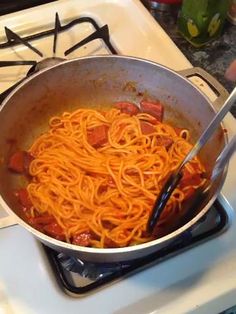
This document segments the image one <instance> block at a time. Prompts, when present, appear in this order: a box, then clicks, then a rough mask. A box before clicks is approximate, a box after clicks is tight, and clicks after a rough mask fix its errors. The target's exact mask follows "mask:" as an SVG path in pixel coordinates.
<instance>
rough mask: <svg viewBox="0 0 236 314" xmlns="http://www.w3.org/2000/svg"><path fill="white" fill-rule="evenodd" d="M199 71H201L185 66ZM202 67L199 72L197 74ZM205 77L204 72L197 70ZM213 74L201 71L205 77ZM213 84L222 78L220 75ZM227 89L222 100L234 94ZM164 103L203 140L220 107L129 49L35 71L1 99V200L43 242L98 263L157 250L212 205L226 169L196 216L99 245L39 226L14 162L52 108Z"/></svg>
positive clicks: (211, 148) (214, 146)
mask: <svg viewBox="0 0 236 314" xmlns="http://www.w3.org/2000/svg"><path fill="white" fill-rule="evenodd" d="M184 74H185V75H187V76H188V75H193V74H194V71H191V72H190V73H189V72H185V73H184ZM195 74H196V73H195ZM197 75H198V76H199V71H198V74H197ZM205 75H206V74H204V75H201V76H202V77H204V76H205ZM212 80H213V79H211V85H212V84H213V85H214V84H217V82H216V81H215V80H213V83H212ZM219 88H220V89H221V94H220V97H219V99H218V103H219V102H223V100H224V99H225V98H226V97H227V93H226V92H225V91H224V89H223V90H222V87H221V86H220V85H219V84H218V89H219ZM147 95H148V96H149V97H151V98H154V99H159V100H160V101H162V102H163V103H164V104H165V117H164V119H165V121H168V122H171V123H173V124H174V125H175V126H178V127H187V128H188V129H190V131H191V133H192V135H193V139H196V137H198V136H199V135H200V134H201V132H202V131H203V130H204V128H205V127H206V126H207V125H208V123H209V121H210V120H211V119H212V118H213V116H214V114H215V109H214V107H213V105H212V104H211V103H210V101H209V100H208V99H207V97H206V96H205V95H204V94H203V93H202V92H201V91H200V90H199V89H197V88H196V86H194V85H193V84H192V83H191V82H190V81H189V80H188V79H186V78H185V77H183V76H182V75H181V74H179V73H176V72H174V71H172V70H170V69H168V68H166V67H164V66H161V65H159V64H156V63H153V62H150V61H147V60H141V59H136V58H132V57H125V56H96V57H85V58H80V59H74V60H70V61H65V62H63V63H60V64H58V65H56V66H54V67H52V68H49V69H46V70H43V71H41V72H38V73H36V74H34V75H33V76H32V77H30V78H29V79H27V80H25V81H24V82H23V83H22V84H21V85H19V86H18V87H17V88H16V89H15V90H14V91H13V92H12V93H11V94H10V95H9V96H8V97H7V98H6V99H5V100H4V101H3V103H2V106H1V110H0V134H1V138H0V156H1V159H0V160H1V164H0V194H1V197H0V204H1V205H2V207H3V208H4V209H5V210H6V211H7V212H8V213H9V214H10V215H13V216H14V217H15V219H16V221H17V223H19V224H20V225H22V226H23V227H24V228H26V229H27V230H28V231H29V232H31V233H32V234H33V235H34V236H36V237H37V238H38V239H39V240H40V241H41V242H43V243H44V244H46V245H47V246H49V247H52V248H53V249H55V250H57V251H60V252H64V253H66V254H70V255H74V256H77V257H80V258H83V259H85V260H89V261H93V262H114V261H122V260H123V261H124V260H130V259H135V258H139V257H142V256H145V255H147V254H149V253H152V252H154V251H157V250H159V249H161V248H162V247H163V246H165V245H166V244H167V243H169V242H171V241H173V240H174V239H175V238H176V237H178V236H180V235H181V233H182V232H183V231H185V230H187V229H188V228H190V227H191V226H192V225H193V224H195V223H196V222H197V221H198V220H199V219H200V218H201V217H202V216H203V215H204V214H205V213H206V212H207V211H208V209H209V208H210V206H211V205H212V203H213V202H214V200H215V198H216V195H217V194H218V193H219V191H220V189H221V187H222V185H223V182H224V179H225V175H226V171H224V172H222V174H221V175H220V176H219V179H218V180H217V182H216V184H215V185H214V186H213V188H212V190H211V193H210V195H209V198H208V200H207V201H206V203H205V206H204V207H203V208H202V209H199V210H198V211H197V212H196V215H195V217H194V218H193V219H191V221H189V222H188V223H186V224H185V225H184V226H182V227H181V228H178V229H177V230H175V231H173V232H171V233H169V234H168V235H166V236H164V237H162V238H159V239H157V240H154V241H151V242H148V243H145V244H141V245H137V246H132V247H125V248H114V249H95V248H87V247H80V246H76V245H72V244H68V243H64V242H61V241H58V240H55V239H53V238H51V237H49V236H47V235H45V234H42V233H40V232H39V231H37V230H35V229H34V228H32V227H31V226H30V225H28V224H27V223H26V222H25V221H23V219H21V217H20V214H19V205H18V204H17V201H16V199H15V197H14V196H13V190H15V189H17V188H19V187H20V186H22V185H24V182H23V180H22V176H17V175H15V174H12V173H11V172H9V171H8V170H7V161H8V159H9V156H10V155H11V153H12V152H13V151H14V150H15V149H16V148H18V149H27V148H28V147H29V146H30V145H31V143H32V141H33V140H34V139H35V137H37V136H38V135H39V134H40V133H41V132H43V131H44V130H45V129H46V128H47V123H48V120H49V118H50V117H51V116H52V115H56V114H60V113H62V112H63V111H70V110H73V109H75V108H78V107H80V106H81V107H84V106H86V107H103V106H109V105H111V103H113V102H114V101H121V100H125V101H132V102H136V103H139V101H140V100H141V99H142V98H143V97H144V96H147ZM225 143H226V136H225V134H224V132H223V130H222V127H220V128H219V129H218V130H217V132H216V133H215V134H214V136H213V137H212V139H211V140H210V141H209V143H208V144H207V145H206V146H205V147H204V149H203V150H202V152H201V158H202V161H203V162H204V163H205V165H206V167H207V170H208V171H211V169H212V168H213V166H214V162H215V159H216V157H217V156H218V154H219V152H220V151H221V150H222V148H223V147H224V145H225Z"/></svg>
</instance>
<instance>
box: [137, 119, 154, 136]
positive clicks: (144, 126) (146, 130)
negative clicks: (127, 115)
mask: <svg viewBox="0 0 236 314" xmlns="http://www.w3.org/2000/svg"><path fill="white" fill-rule="evenodd" d="M140 127H141V131H142V134H144V135H148V134H151V133H154V132H155V128H154V126H153V125H152V124H151V123H149V122H146V121H140Z"/></svg>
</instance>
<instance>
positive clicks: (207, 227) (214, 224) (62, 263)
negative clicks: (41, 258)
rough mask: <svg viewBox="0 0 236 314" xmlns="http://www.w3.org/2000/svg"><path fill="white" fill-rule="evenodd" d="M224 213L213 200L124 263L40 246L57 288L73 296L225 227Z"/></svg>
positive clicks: (176, 251)
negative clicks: (181, 228) (154, 247)
mask: <svg viewBox="0 0 236 314" xmlns="http://www.w3.org/2000/svg"><path fill="white" fill-rule="evenodd" d="M227 222H228V216H227V214H226V212H225V210H224V209H223V207H222V206H221V204H220V203H219V202H218V201H216V202H215V204H214V205H213V206H212V208H211V209H210V211H209V212H208V213H207V214H206V215H205V216H204V217H203V218H202V219H201V221H200V222H198V223H197V224H196V225H195V226H194V227H193V228H192V229H191V230H188V231H186V232H184V233H183V234H182V235H181V236H180V237H179V238H178V239H176V240H175V241H174V242H173V243H171V244H170V245H168V246H167V247H165V248H163V249H161V250H159V251H158V252H156V253H153V254H151V255H148V256H146V257H145V258H142V259H138V260H133V261H129V262H124V263H111V264H109V263H108V264H102V263H97V264H95V263H88V262H83V261H82V260H77V259H76V258H73V257H68V256H66V255H65V254H63V253H58V252H56V251H54V250H52V249H50V248H48V247H46V246H44V248H45V251H46V253H47V256H48V259H49V261H50V264H51V265H52V269H53V271H54V274H55V276H56V280H57V281H58V283H59V285H60V286H61V288H62V289H63V290H64V292H66V293H67V294H69V295H71V296H73V297H79V296H83V295H85V294H87V293H90V292H93V291H94V290H96V289H97V288H101V287H103V286H105V285H107V284H108V283H111V282H113V281H115V280H118V279H121V278H123V277H127V276H129V275H132V274H134V273H136V272H137V271H140V270H143V269H145V268H147V267H150V266H153V265H156V264H157V263H159V262H162V261H164V260H166V259H168V258H170V257H173V256H175V255H177V254H179V253H181V252H183V251H184V250H187V249H189V248H191V247H193V246H196V245H198V244H200V243H202V242H204V241H206V240H209V239H210V238H212V237H213V236H216V235H219V234H220V233H221V232H223V230H225V229H226V227H227Z"/></svg>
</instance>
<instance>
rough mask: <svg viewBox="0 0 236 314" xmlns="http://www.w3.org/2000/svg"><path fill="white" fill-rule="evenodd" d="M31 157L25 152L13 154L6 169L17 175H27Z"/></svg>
mask: <svg viewBox="0 0 236 314" xmlns="http://www.w3.org/2000/svg"><path fill="white" fill-rule="evenodd" d="M33 159H34V158H33V156H32V155H31V154H30V153H28V152H26V151H17V152H15V153H14V154H13V155H12V156H11V158H10V160H9V163H8V168H9V169H10V170H12V171H14V172H17V173H25V174H29V166H30V163H31V161H32V160H33Z"/></svg>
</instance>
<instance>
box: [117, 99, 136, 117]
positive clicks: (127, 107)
mask: <svg viewBox="0 0 236 314" xmlns="http://www.w3.org/2000/svg"><path fill="white" fill-rule="evenodd" d="M114 106H115V107H116V108H117V109H120V111H121V112H122V113H127V114H129V115H130V116H133V115H136V114H137V113H139V108H138V107H137V106H136V105H135V104H133V103H131V102H126V101H121V102H117V103H115V105H114Z"/></svg>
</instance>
